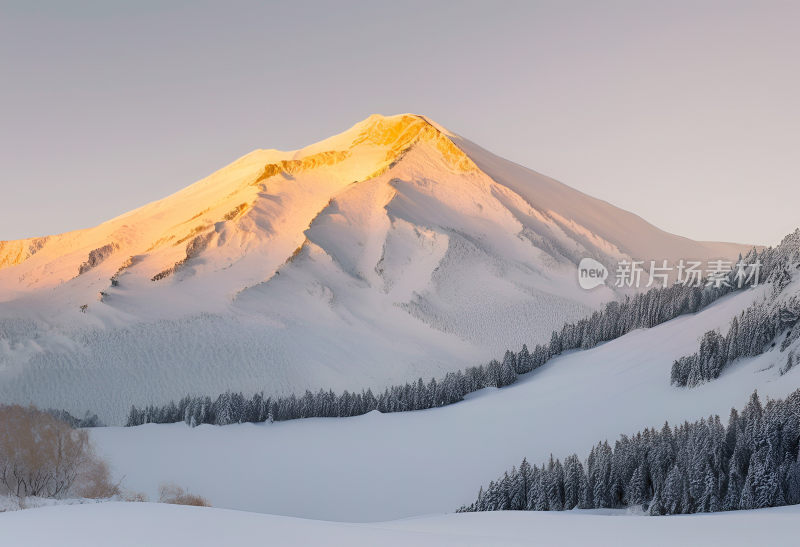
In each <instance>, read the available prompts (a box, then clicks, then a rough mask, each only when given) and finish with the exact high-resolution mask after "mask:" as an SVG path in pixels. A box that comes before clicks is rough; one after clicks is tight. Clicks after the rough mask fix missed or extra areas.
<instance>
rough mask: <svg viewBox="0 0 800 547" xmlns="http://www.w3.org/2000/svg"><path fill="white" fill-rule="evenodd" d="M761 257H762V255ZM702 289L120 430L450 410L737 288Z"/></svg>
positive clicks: (135, 421) (152, 413) (639, 297)
mask: <svg viewBox="0 0 800 547" xmlns="http://www.w3.org/2000/svg"><path fill="white" fill-rule="evenodd" d="M762 254H763V253H762ZM759 256H760V255H759V253H758V252H757V251H756V250H755V249H754V250H752V251H751V252H750V254H748V256H747V258H746V259H745V260H749V261H755V260H756V259H758V258H759ZM729 280H730V283H729V284H727V285H725V284H721V285H720V286H716V285H706V286H703V287H697V286H690V285H682V284H675V285H671V286H667V287H658V288H654V289H651V290H650V291H648V292H646V293H638V294H636V295H635V296H633V297H630V296H628V297H626V298H625V299H624V300H623V301H621V302H620V301H613V302H609V303H608V304H606V305H605V307H604V308H603V309H602V310H599V311H596V312H594V313H593V314H592V315H591V316H589V317H587V318H585V319H580V320H578V321H576V322H574V323H567V324H565V325H564V326H563V327H562V328H561V330H558V331H553V333H552V336H551V337H550V342H549V343H547V344H537V345H536V346H535V347H534V349H533V351H530V350H529V349H528V347H527V345H523V346H522V349H521V350H520V351H519V352H516V353H515V352H513V351H511V350H506V352H505V355H504V356H503V359H502V360H492V361H490V362H489V363H488V364H485V365H478V366H473V367H468V368H467V369H465V370H463V371H457V372H450V373H447V374H446V375H445V376H444V377H443V378H440V379H438V380H437V379H435V378H433V379H431V380H429V381H427V382H426V381H425V380H423V379H422V378H419V379H417V380H416V381H415V382H409V383H405V384H402V385H394V386H391V387H388V388H386V389H385V390H384V391H383V392H379V393H377V394H375V393H373V392H372V390H369V389H368V390H365V391H361V392H349V391H344V392H342V393H338V394H337V393H334V392H333V391H332V390H319V391H317V392H311V391H306V392H305V394H304V395H302V396H297V395H295V394H292V395H288V396H275V397H270V396H265V395H264V393H263V392H262V393H256V394H255V395H253V396H251V397H249V398H248V397H245V396H244V395H243V394H242V393H236V392H226V393H222V394H220V395H218V396H217V397H216V398H211V397H209V396H195V395H187V396H186V397H183V398H182V399H181V400H180V401H178V402H175V401H171V402H169V403H167V404H166V405H149V406H145V407H142V408H139V407H136V406H135V405H134V406H132V407H131V409H130V412H129V414H128V419H127V422H126V425H127V426H137V425H142V424H146V423H175V422H180V421H184V422H186V424H187V425H191V426H195V425H200V424H216V425H226V424H231V423H243V422H254V423H259V422H265V421H283V420H293V419H298V418H312V417H349V416H359V415H362V414H366V413H367V412H371V411H373V410H378V411H380V412H382V413H387V412H403V411H409V410H424V409H428V408H434V407H438V406H445V405H450V404H453V403H456V402H459V401H461V400H463V398H464V396H465V395H467V394H469V393H472V392H475V391H478V390H480V389H483V388H486V387H498V388H502V387H505V386H508V385H511V384H513V383H514V382H516V380H517V378H518V377H519V376H521V375H524V374H527V373H529V372H531V371H533V370H535V369H537V368H539V367H541V366H542V365H544V364H545V363H546V362H548V361H549V360H550V359H552V358H553V357H555V356H557V355H560V354H561V353H563V352H565V351H569V350H575V349H589V348H592V347H594V346H596V345H597V344H599V343H601V342H606V341H609V340H613V339H615V338H618V337H620V336H623V335H624V334H627V333H629V332H631V331H633V330H636V329H639V328H651V327H654V326H657V325H660V324H661V323H664V322H666V321H669V320H671V319H674V318H676V317H678V316H680V315H683V314H686V313H694V312H697V311H699V310H700V309H702V308H704V307H705V306H708V305H709V304H711V303H712V302H714V301H715V300H717V299H719V298H721V297H722V296H725V295H726V294H729V293H730V292H732V291H735V290H738V288H737V287H736V284H735V283H733V272H731V273H730V274H729Z"/></svg>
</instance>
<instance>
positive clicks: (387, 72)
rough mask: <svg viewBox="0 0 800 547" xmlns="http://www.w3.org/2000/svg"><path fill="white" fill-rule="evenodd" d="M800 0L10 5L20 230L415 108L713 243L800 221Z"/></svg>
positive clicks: (2, 232) (4, 41)
mask: <svg viewBox="0 0 800 547" xmlns="http://www.w3.org/2000/svg"><path fill="white" fill-rule="evenodd" d="M798 21H800V2H757V1H753V2H736V1H724V2H710V1H690V2H680V1H670V2H664V1H663V0H661V1H658V2H648V1H628V2H595V1H585V2H569V1H552V2H430V1H425V2H377V1H369V2H347V1H337V2H318V3H311V2H291V3H290V2H286V3H268V2H235V1H229V2H199V1H186V2H161V1H159V2H154V1H141V0H140V1H131V2H127V3H122V2H111V1H108V0H104V1H96V2H86V1H79V0H78V1H73V2H35V1H19V2H8V1H5V0H0V75H2V76H0V78H2V82H1V83H0V160H1V163H0V166H1V167H2V170H1V171H0V240H3V239H16V238H22V237H29V236H34V235H44V234H48V233H57V232H62V231H67V230H72V229H78V228H84V227H88V226H92V225H95V224H97V223H99V222H102V221H103V220H106V219H108V218H111V217H114V216H116V215H118V214H120V213H123V212H125V211H128V210H130V209H132V208H134V207H137V206H139V205H142V204H144V203H146V202H148V201H152V200H154V199H158V198H160V197H162V196H165V195H167V194H169V193H171V192H173V191H175V190H178V189H180V188H182V187H184V186H186V185H188V184H190V183H192V182H194V181H195V180H197V179H200V178H202V177H204V176H205V175H208V174H210V173H211V172H212V171H214V170H216V169H218V168H219V167H222V166H223V165H225V164H227V163H229V162H230V161H232V160H234V159H236V158H237V157H239V156H241V155H244V154H245V153H247V152H249V151H250V150H252V149H255V148H283V149H292V148H298V147H300V146H303V145H305V144H309V143H311V142H314V141H317V140H320V139H322V138H324V137H327V136H330V135H332V134H334V133H338V132H341V131H343V130H344V129H346V128H347V127H349V126H350V125H352V124H353V123H355V122H357V121H359V120H361V119H363V118H365V117H366V116H368V115H369V114H371V113H374V112H379V113H383V114H395V113H400V112H416V113H419V114H424V115H426V116H429V117H431V118H432V119H434V120H436V121H437V122H439V123H441V124H442V125H444V126H446V127H448V128H449V129H451V130H453V131H455V132H457V133H460V134H462V135H463V136H465V137H467V138H469V139H471V140H473V141H475V142H477V143H478V144H481V145H482V146H484V147H485V148H488V149H489V150H491V151H493V152H495V153H497V154H499V155H501V156H504V157H506V158H509V159H511V160H514V161H516V162H518V163H521V164H523V165H526V166H528V167H531V168H533V169H535V170H537V171H540V172H542V173H545V174H548V175H550V176H553V177H555V178H557V179H559V180H561V181H563V182H564V183H566V184H568V185H570V186H572V187H574V188H578V189H580V190H582V191H584V192H587V193H589V194H592V195H594V196H597V197H600V198H602V199H606V200H608V201H610V202H612V203H614V204H615V205H618V206H620V207H623V208H626V209H628V210H631V211H633V212H635V213H637V214H639V215H641V216H642V217H644V218H645V219H647V220H649V221H650V222H652V223H654V224H656V225H657V226H659V227H661V228H664V229H665V230H668V231H671V232H674V233H678V234H681V235H686V236H688V237H692V238H695V239H719V240H736V241H746V242H754V243H768V244H771V243H776V242H778V240H779V239H780V238H781V236H782V235H784V234H785V233H787V232H789V231H790V230H792V229H794V228H795V227H797V226H798V225H800V214H798V204H799V203H800V166H798V157H799V156H800V154H799V153H798V150H799V149H800V99H798V97H800V66H798V65H800V61H798V60H799V59H800V33H798V31H797V24H798Z"/></svg>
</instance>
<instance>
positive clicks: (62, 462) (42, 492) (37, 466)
mask: <svg viewBox="0 0 800 547" xmlns="http://www.w3.org/2000/svg"><path fill="white" fill-rule="evenodd" d="M79 479H80V480H79ZM76 481H78V483H77V484H79V485H81V488H80V490H85V492H82V493H86V494H92V495H97V494H108V495H113V494H114V493H116V491H115V489H116V487H115V486H114V485H112V484H111V481H110V474H109V472H108V467H107V466H105V464H104V463H103V462H101V461H100V460H98V459H97V458H96V456H95V454H94V450H93V449H92V445H91V443H90V442H89V435H88V433H87V432H86V431H84V430H76V429H73V428H72V427H71V426H70V425H69V424H67V423H66V422H63V421H61V420H59V419H58V418H55V417H54V416H52V415H50V414H49V413H47V412H43V411H40V410H38V409H36V408H34V407H23V406H19V405H0V488H2V487H4V488H5V489H6V490H7V491H8V492H9V493H11V494H13V495H16V496H18V497H24V496H41V497H49V498H58V497H64V496H66V495H68V494H69V493H71V490H72V489H73V486H74V485H76ZM76 490H78V489H76ZM102 497H106V496H102Z"/></svg>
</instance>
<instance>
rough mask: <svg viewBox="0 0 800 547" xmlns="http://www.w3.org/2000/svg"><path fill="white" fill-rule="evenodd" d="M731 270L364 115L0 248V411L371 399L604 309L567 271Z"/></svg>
mask: <svg viewBox="0 0 800 547" xmlns="http://www.w3.org/2000/svg"><path fill="white" fill-rule="evenodd" d="M99 199H101V197H99ZM744 249H745V247H744V246H741V245H736V244H727V243H708V242H697V241H692V240H689V239H686V238H683V237H678V236H675V235H672V234H668V233H666V232H663V231H662V230H659V229H658V228H656V227H654V226H652V225H650V224H648V223H647V222H645V221H644V220H642V219H641V218H639V217H637V216H636V215H633V214H631V213H629V212H626V211H623V210H621V209H618V208H616V207H614V206H612V205H610V204H609V203H606V202H603V201H601V200H598V199H595V198H592V197H590V196H588V195H585V194H583V193H581V192H578V191H576V190H574V189H571V188H569V187H567V186H565V185H563V184H561V183H559V182H557V181H555V180H553V179H550V178H548V177H545V176H543V175H540V174H538V173H536V172H534V171H531V170H529V169H526V168H524V167H521V166H519V165H516V164H514V163H511V162H509V161H506V160H503V159H502V158H499V157H497V156H495V155H493V154H491V153H489V152H487V151H486V150H484V149H482V148H480V147H479V146H477V145H476V144H473V143H471V142H470V141H468V140H466V139H463V138H462V137H459V136H457V135H455V134H453V133H451V132H449V131H447V130H446V129H444V128H442V127H440V126H439V125H437V124H435V123H434V122H432V121H430V120H428V119H426V118H424V117H422V116H417V115H410V114H405V115H398V116H391V117H384V116H379V115H374V116H370V117H369V118H367V119H366V120H364V121H362V122H360V123H358V124H356V125H355V126H353V127H352V128H350V129H349V130H347V131H345V132H344V133H341V134H340V135H337V136H334V137H331V138H329V139H326V140H324V141H321V142H319V143H316V144H314V145H311V146H308V147H306V148H303V149H301V150H297V151H291V152H285V151H277V150H256V151H254V152H251V153H250V154H247V155H246V156H244V157H242V158H240V159H239V160H237V161H235V162H234V163H232V164H230V165H229V166H227V167H225V168H223V169H221V170H219V171H218V172H216V173H214V174H212V175H211V176H209V177H208V178H206V179H203V180H201V181H199V182H197V183H195V184H193V185H191V186H189V187H187V188H185V189H184V190H181V191H180V192H177V193H175V194H173V195H171V196H168V197H166V198H164V199H162V200H159V201H156V202H153V203H150V204H148V205H145V206H143V207H141V208H139V209H136V210H134V211H131V212H129V213H127V214H124V215H122V216H120V217H117V218H115V219H112V220H110V221H108V222H106V223H103V224H101V225H99V226H97V227H94V228H89V229H85V230H79V231H75V232H69V233H65V234H60V235H54V236H48V237H40V238H33V239H27V240H19V241H3V242H0V400H4V401H19V402H34V403H36V404H38V405H40V406H50V407H59V408H65V409H68V410H71V411H75V412H82V411H84V410H86V409H91V410H92V411H95V412H99V413H100V414H101V417H103V418H105V419H107V420H114V421H116V420H120V419H121V417H122V416H123V414H124V412H125V410H126V409H127V408H128V406H129V405H130V404H131V403H137V404H144V403H147V402H157V403H161V402H165V401H166V400H169V399H172V398H177V397H180V396H182V395H184V394H186V393H189V392H195V393H211V394H214V393H218V392H220V391H223V390H225V389H228V388H230V389H235V390H242V391H245V392H253V391H259V390H265V391H267V392H282V393H286V392H292V391H294V392H297V391H302V390H305V389H306V388H310V389H317V388H320V387H322V388H333V389H337V390H342V389H359V388H362V387H378V388H379V387H381V386H383V385H385V384H387V383H397V382H402V381H406V380H408V379H411V378H415V377H417V376H426V377H429V376H437V375H441V374H442V373H444V372H445V371H449V370H456V369H460V368H463V367H464V366H467V365H471V364H475V363H476V362H480V361H482V360H484V359H486V358H488V357H490V356H497V355H498V354H499V353H500V352H501V351H502V350H504V349H506V348H518V347H519V346H521V344H522V343H523V342H527V343H529V344H530V343H533V342H537V341H543V340H544V339H545V338H546V337H548V336H549V333H550V331H551V330H552V329H553V328H555V327H558V326H560V325H561V324H562V323H564V322H565V321H571V320H574V319H576V318H578V317H581V316H583V315H585V314H586V313H587V312H588V311H590V310H592V309H594V308H596V307H597V306H598V305H599V304H600V303H602V302H603V301H607V300H609V299H612V298H614V297H615V296H616V295H615V294H614V293H613V292H612V291H611V289H609V288H607V287H602V288H598V289H595V290H593V291H584V290H582V289H580V288H579V286H578V283H577V279H576V264H577V262H578V261H579V260H580V259H581V258H583V257H593V258H595V259H596V260H599V261H600V262H602V263H604V264H606V265H607V266H608V267H609V268H612V267H613V265H614V264H616V263H617V261H618V260H620V259H623V258H636V259H651V258H652V259H668V260H677V259H679V258H687V259H690V258H694V259H700V260H705V259H709V258H717V257H730V258H734V257H735V256H736V255H737V254H738V253H739V252H740V251H742V250H744Z"/></svg>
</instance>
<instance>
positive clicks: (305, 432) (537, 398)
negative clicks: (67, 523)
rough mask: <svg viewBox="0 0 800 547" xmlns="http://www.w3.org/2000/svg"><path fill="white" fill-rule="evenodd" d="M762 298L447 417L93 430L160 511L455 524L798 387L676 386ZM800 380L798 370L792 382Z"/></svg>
mask: <svg viewBox="0 0 800 547" xmlns="http://www.w3.org/2000/svg"><path fill="white" fill-rule="evenodd" d="M757 294H758V293H757V291H747V292H745V293H741V294H738V295H733V296H731V297H727V298H725V299H722V300H720V301H719V302H717V303H716V304H714V305H713V306H711V307H710V308H709V309H707V310H705V311H703V312H701V313H699V314H697V315H693V316H684V317H681V318H678V319H676V320H674V321H670V322H669V323H666V324H664V325H661V326H659V327H657V328H654V329H650V330H640V331H636V332H633V333H631V334H629V335H627V336H624V337H623V338H620V339H618V340H615V341H612V342H609V343H606V344H603V345H601V346H599V347H597V348H595V349H592V350H589V351H579V352H574V353H571V354H569V355H564V356H562V357H559V358H557V359H554V360H552V361H551V362H550V363H548V364H547V365H545V366H544V367H542V368H541V369H538V370H537V371H535V372H534V373H532V374H530V375H528V377H526V378H525V379H523V380H522V381H520V382H519V383H518V384H515V385H513V386H510V387H507V388H504V389H502V390H494V389H489V390H484V391H483V392H480V393H476V394H473V395H472V396H470V397H469V398H468V400H466V401H464V402H462V403H458V404H455V405H452V406H449V407H444V408H438V409H432V410H427V411H419V412H406V413H396V414H383V415H382V414H379V413H377V412H373V413H370V414H367V415H365V416H360V417H357V418H346V419H340V418H329V419H325V418H319V419H308V420H295V421H290V422H282V423H274V424H258V425H255V424H242V425H231V426H224V427H215V426H200V427H197V428H194V429H191V428H189V427H187V426H185V425H184V424H182V423H179V424H172V425H152V424H151V425H146V426H140V427H135V428H99V429H96V430H92V437H93V439H94V441H95V442H96V443H97V445H98V448H99V450H100V452H101V453H102V454H103V455H105V456H106V457H108V459H109V461H110V462H111V464H112V467H113V469H114V472H115V473H116V474H117V475H118V476H124V477H125V480H124V484H123V485H124V486H125V487H127V488H129V489H132V490H137V491H143V492H146V493H147V494H148V495H149V496H150V499H154V498H155V497H157V492H158V486H159V484H160V483H162V482H175V483H177V484H180V485H181V486H184V487H187V488H188V489H189V490H191V491H192V492H194V493H197V494H199V495H202V496H205V497H207V498H209V500H210V501H211V503H212V505H214V506H216V507H227V508H232V509H244V510H249V511H258V512H262V513H270V514H282V515H290V516H299V517H307V518H318V519H327V520H341V521H379V520H388V519H395V518H402V517H408V516H413V515H419V514H428V513H442V512H447V511H452V510H454V509H456V508H457V507H459V506H461V505H462V504H464V503H467V502H469V501H471V500H473V499H474V498H475V495H476V494H477V491H478V487H479V486H480V485H481V484H484V485H485V484H487V483H488V482H489V480H492V479H495V478H496V477H497V475H498V474H500V473H502V472H503V471H504V470H506V469H509V468H511V466H512V465H517V464H519V462H520V460H522V458H523V456H526V457H528V458H529V460H530V461H532V462H537V463H540V462H542V461H545V460H546V458H547V457H548V456H549V455H550V453H551V452H552V453H554V454H555V455H556V456H558V457H564V456H566V455H568V454H570V453H572V452H577V453H578V454H579V455H580V456H581V457H582V458H583V457H585V456H586V454H588V452H589V449H590V448H591V446H592V445H593V444H594V443H596V442H597V441H599V440H603V439H606V438H607V439H609V440H611V441H612V442H613V441H614V440H615V439H616V438H617V437H618V436H619V434H620V433H634V432H636V431H638V430H640V429H642V428H644V427H653V426H655V427H660V426H661V425H662V424H663V423H664V420H669V421H670V422H671V423H676V422H680V421H683V420H695V419H698V418H700V417H704V416H707V415H709V414H711V413H718V414H720V415H722V416H723V418H727V415H728V412H729V410H730V408H731V407H732V406H735V407H741V406H742V405H743V404H744V403H745V402H746V400H747V398H748V396H749V395H750V393H752V391H753V389H754V388H758V390H759V392H760V393H761V395H762V396H772V397H781V396H784V395H786V394H787V393H789V392H791V391H793V390H794V389H796V388H797V387H798V381H800V373H798V371H797V370H793V371H792V372H790V373H789V374H787V375H785V376H779V375H778V371H777V367H773V368H768V366H769V360H770V359H771V358H773V357H774V356H771V355H770V353H767V354H765V355H763V356H761V357H759V358H756V359H752V360H750V361H748V362H745V363H739V364H734V365H732V366H731V367H730V369H728V370H726V371H725V373H724V374H723V375H722V377H721V378H719V379H718V380H716V381H714V382H711V383H709V384H706V385H704V386H701V387H698V388H695V389H679V388H674V387H672V386H670V384H669V372H670V366H671V364H672V361H673V359H675V358H677V357H679V356H681V355H686V354H688V353H691V352H693V351H695V350H696V348H697V343H698V338H699V337H700V336H701V335H702V334H703V333H704V332H705V331H706V330H709V329H712V328H718V327H723V326H725V325H727V324H728V321H729V319H730V317H732V316H733V315H734V314H736V313H738V312H739V311H740V310H742V309H743V308H745V307H746V306H748V305H749V303H750V302H751V301H752V300H753V298H755V297H756V296H757ZM798 370H800V369H798Z"/></svg>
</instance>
